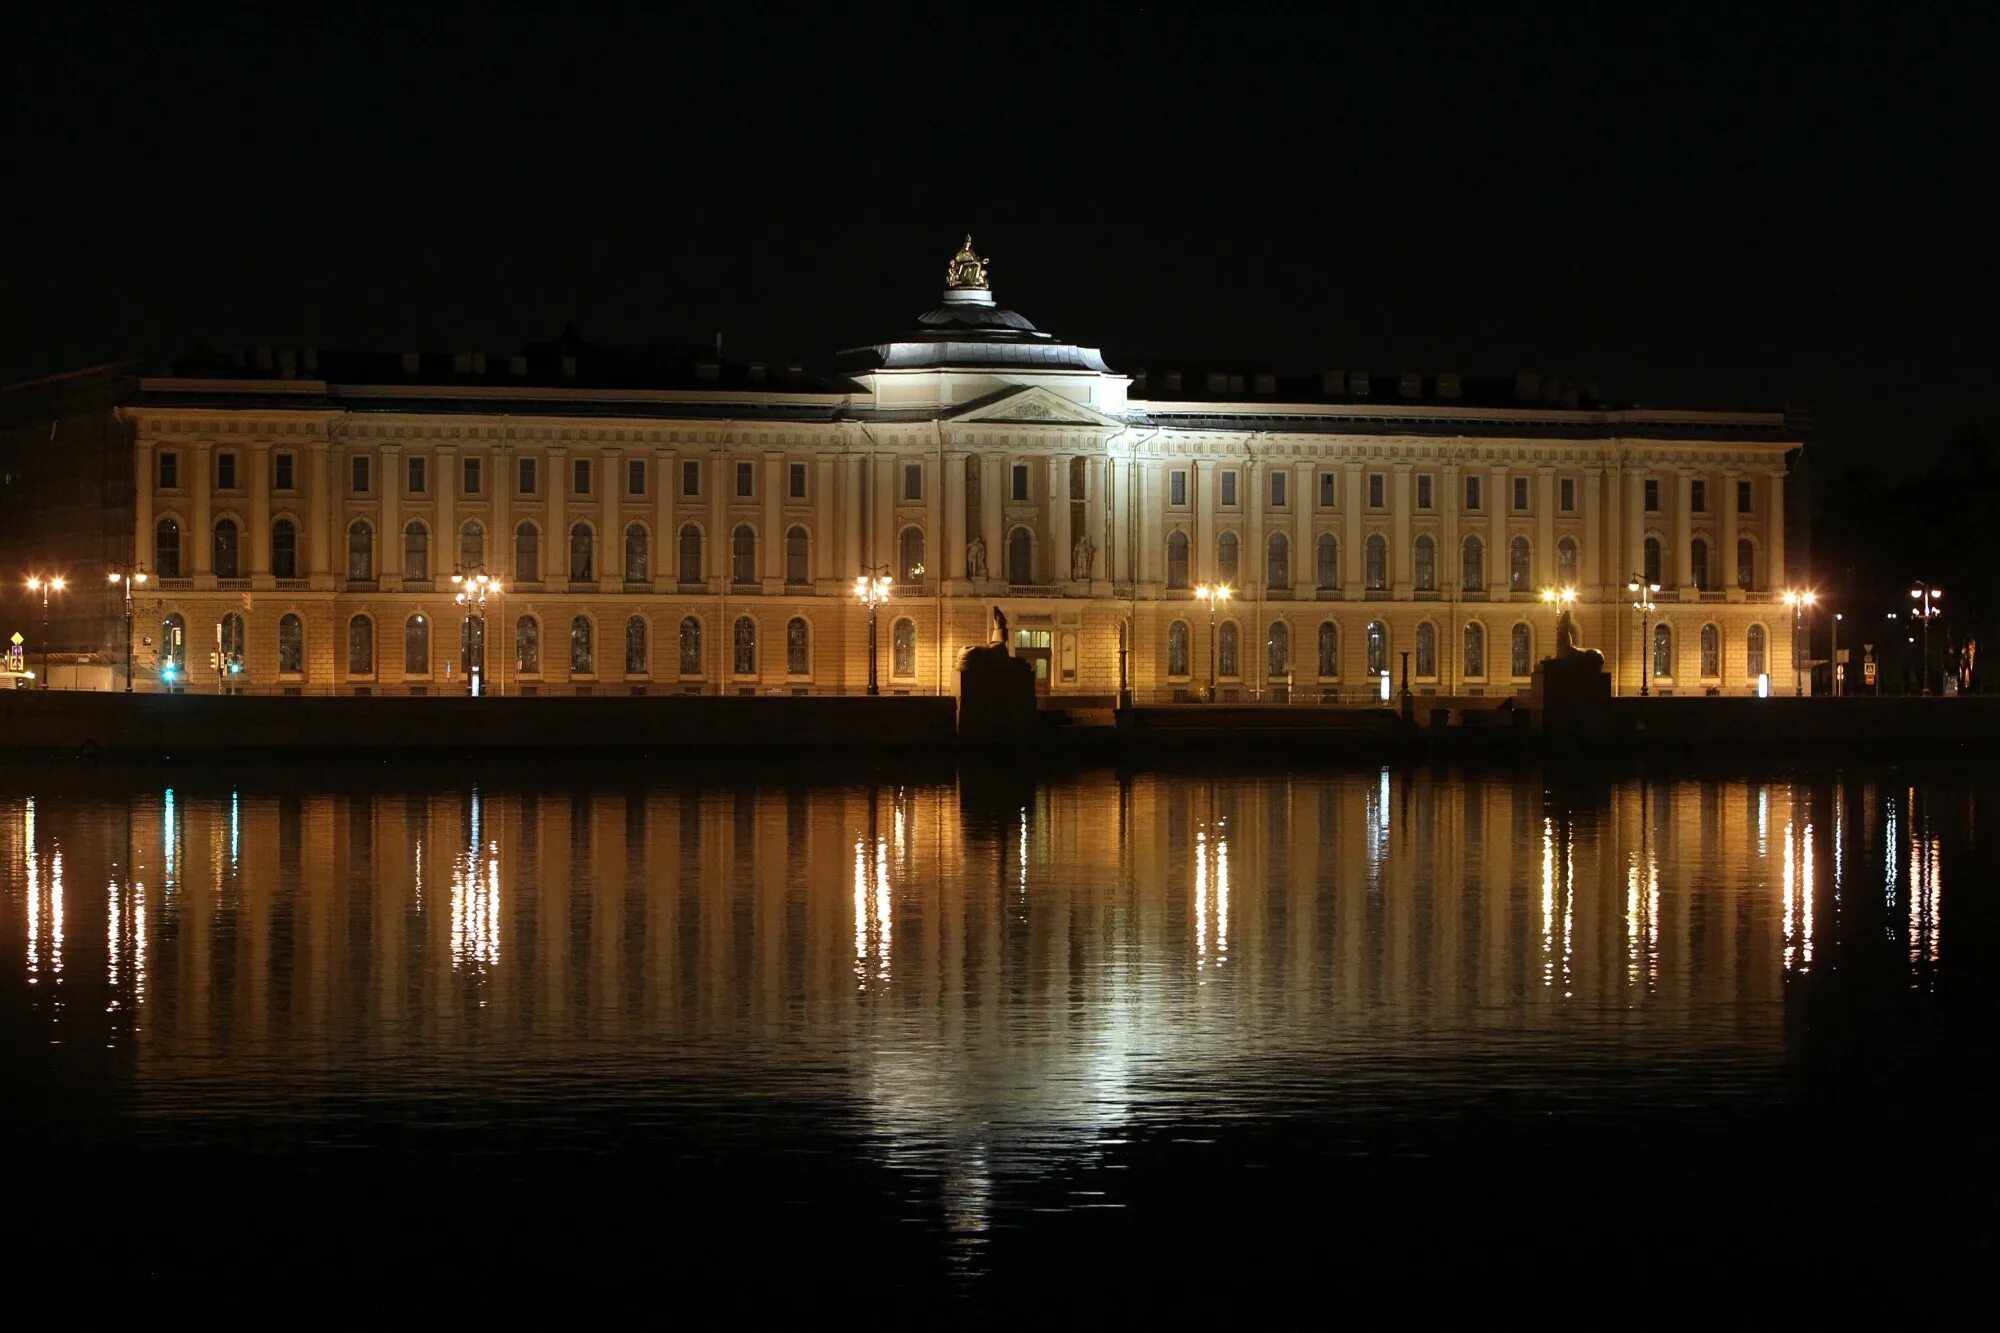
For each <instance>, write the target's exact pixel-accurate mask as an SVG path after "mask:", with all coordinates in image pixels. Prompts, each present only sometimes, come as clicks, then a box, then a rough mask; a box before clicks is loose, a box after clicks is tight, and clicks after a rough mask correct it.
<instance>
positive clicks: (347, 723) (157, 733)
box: [0, 690, 957, 755]
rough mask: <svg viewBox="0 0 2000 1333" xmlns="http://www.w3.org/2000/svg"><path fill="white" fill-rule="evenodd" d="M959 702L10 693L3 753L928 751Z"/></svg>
mask: <svg viewBox="0 0 2000 1333" xmlns="http://www.w3.org/2000/svg"><path fill="white" fill-rule="evenodd" d="M956 730H957V710H956V706H955V703H954V701H953V700H951V699H949V698H943V699H940V698H934V697H923V696H895V695H890V696H881V697H877V698H869V697H866V696H861V697H851V698H849V697H841V698H811V697H808V698H795V697H789V696H786V697H779V698H735V697H729V696H723V697H683V696H667V697H643V698H610V699H521V698H485V699H470V698H464V697H456V696H454V697H445V698H430V699H350V698H337V697H334V698H310V697H307V698H297V697H273V696H259V695H245V696H241V697H227V696H217V695H162V694H94V693H82V692H79V693H74V694H72V693H66V692H64V691H61V690H33V691H27V690H22V691H12V692H7V693H0V751H5V752H16V753H19V752H40V753H47V754H68V755H74V754H107V755H111V754H145V755H160V754H196V753H205V752H216V753H224V752H239V753H266V754H272V753H279V752H287V751H289V752H296V753H301V754H305V753H329V754H339V753H353V754H362V753H368V752H371V751H378V752H387V751H400V752H409V751H435V752H439V753H451V752H460V753H462V752H467V751H506V750H565V751H584V752H589V751H610V750H628V751H629V750H679V749H702V750H719V751H732V750H735V751H755V750H797V751H840V750H864V749H878V750H916V749H941V748H945V747H949V746H950V745H952V744H953V743H954V741H955V736H956Z"/></svg>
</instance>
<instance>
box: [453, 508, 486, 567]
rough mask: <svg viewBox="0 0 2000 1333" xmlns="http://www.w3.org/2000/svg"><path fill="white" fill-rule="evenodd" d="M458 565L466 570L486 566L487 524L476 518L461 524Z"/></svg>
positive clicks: (459, 529)
mask: <svg viewBox="0 0 2000 1333" xmlns="http://www.w3.org/2000/svg"><path fill="white" fill-rule="evenodd" d="M458 567H459V568H460V569H465V570H474V569H484V568H485V567H486V525H485V524H484V523H481V522H480V521H479V520H478V519H476V518H469V519H467V520H466V521H465V522H463V523H461V524H460V525H459V528H458Z"/></svg>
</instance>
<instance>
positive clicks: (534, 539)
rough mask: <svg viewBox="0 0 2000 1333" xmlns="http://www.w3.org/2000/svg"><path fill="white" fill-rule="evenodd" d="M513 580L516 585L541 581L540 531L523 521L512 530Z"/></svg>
mask: <svg viewBox="0 0 2000 1333" xmlns="http://www.w3.org/2000/svg"><path fill="white" fill-rule="evenodd" d="M514 579H515V581H516V582H517V583H540V582H541V581H542V534H541V530H540V529H539V528H537V527H536V526H535V525H534V524H532V523H529V522H525V521H523V522H522V523H520V524H519V525H517V526H516V527H515V529H514Z"/></svg>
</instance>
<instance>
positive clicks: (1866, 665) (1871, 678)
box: [1861, 657, 1875, 685]
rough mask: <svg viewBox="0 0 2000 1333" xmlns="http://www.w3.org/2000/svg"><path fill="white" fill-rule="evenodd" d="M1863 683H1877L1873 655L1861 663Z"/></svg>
mask: <svg viewBox="0 0 2000 1333" xmlns="http://www.w3.org/2000/svg"><path fill="white" fill-rule="evenodd" d="M1861 683H1862V684H1863V685H1873V684H1874V683H1875V659H1874V658H1872V657H1871V658H1869V659H1868V660H1867V661H1866V662H1863V663H1862V664H1861Z"/></svg>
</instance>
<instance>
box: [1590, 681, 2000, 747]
mask: <svg viewBox="0 0 2000 1333" xmlns="http://www.w3.org/2000/svg"><path fill="white" fill-rule="evenodd" d="M1600 743H1602V744H1607V745H1611V746H1616V747H1624V748H1633V749H1688V750H1704V751H1727V750H1766V751H1775V750H1841V751H1861V750H1864V749H1865V750H1869V751H1896V750H1933V751H1935V750H1953V751H1961V752H1973V751H1981V750H1989V749H1994V748H1996V747H2000V696H1985V695H1977V696H1972V697H1968V698H1962V699H1942V698H1930V699H1925V698H1909V697H1898V698H1889V699H1881V698H1863V699H1812V698H1806V699H1801V698H1797V697H1781V698H1772V699H1748V698H1728V699H1705V698H1693V697H1690V698H1679V697H1675V698H1669V699H1635V698H1629V697H1621V698H1617V699H1613V700H1611V703H1610V708H1609V710H1608V713H1607V716H1606V725H1605V728H1604V733H1603V736H1602V737H1601V741H1600Z"/></svg>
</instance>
